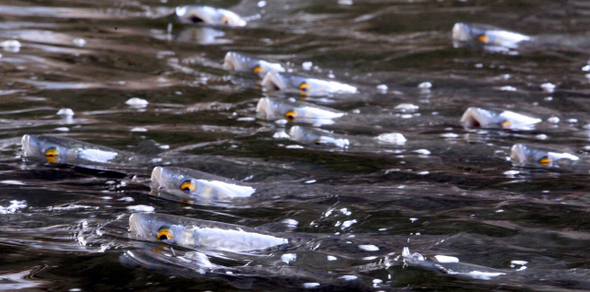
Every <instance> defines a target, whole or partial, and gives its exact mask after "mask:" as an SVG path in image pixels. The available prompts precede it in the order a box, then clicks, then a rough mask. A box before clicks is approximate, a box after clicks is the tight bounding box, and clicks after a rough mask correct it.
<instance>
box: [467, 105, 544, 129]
mask: <svg viewBox="0 0 590 292" xmlns="http://www.w3.org/2000/svg"><path fill="white" fill-rule="evenodd" d="M540 122H541V119H539V118H534V117H529V116H525V115H523V114H519V113H515V112H512V111H496V110H487V109H482V108H478V107H470V108H468V109H467V110H466V111H465V113H463V116H462V117H461V123H463V125H464V126H466V127H482V128H503V129H518V130H527V129H531V128H532V127H533V125H534V124H537V123H540Z"/></svg>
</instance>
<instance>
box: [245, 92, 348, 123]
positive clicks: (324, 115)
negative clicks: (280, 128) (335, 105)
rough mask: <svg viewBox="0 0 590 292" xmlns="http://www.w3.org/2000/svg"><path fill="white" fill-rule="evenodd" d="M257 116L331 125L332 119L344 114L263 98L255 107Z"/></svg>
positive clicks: (312, 106) (307, 105) (318, 107)
mask: <svg viewBox="0 0 590 292" xmlns="http://www.w3.org/2000/svg"><path fill="white" fill-rule="evenodd" d="M256 112H257V116H258V117H260V118H263V119H268V120H275V119H282V118H284V119H287V121H289V122H294V123H296V122H302V123H311V124H319V125H322V124H333V123H334V119H338V118H340V117H342V116H344V115H345V114H346V113H344V112H341V111H337V110H334V109H331V108H326V107H320V106H317V105H313V104H310V103H306V102H298V101H294V100H284V99H274V98H273V99H271V98H268V97H263V98H261V99H260V100H259V101H258V104H257V105H256Z"/></svg>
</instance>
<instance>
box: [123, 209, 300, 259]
mask: <svg viewBox="0 0 590 292" xmlns="http://www.w3.org/2000/svg"><path fill="white" fill-rule="evenodd" d="M129 228H130V234H129V236H130V237H131V238H135V239H141V240H148V241H156V242H157V241H160V242H165V243H169V244H176V245H180V246H184V247H188V248H196V247H205V248H211V249H218V250H226V251H233V252H242V251H260V250H265V249H268V248H272V247H278V246H281V245H286V244H288V243H289V240H288V239H287V238H283V237H279V236H275V235H273V234H270V233H266V232H263V231H260V230H257V229H254V228H248V227H244V226H239V225H234V224H227V223H219V222H214V221H207V220H199V219H192V218H188V217H180V216H173V215H166V214H154V213H134V214H131V216H130V217H129Z"/></svg>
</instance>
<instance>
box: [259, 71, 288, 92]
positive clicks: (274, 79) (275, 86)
mask: <svg viewBox="0 0 590 292" xmlns="http://www.w3.org/2000/svg"><path fill="white" fill-rule="evenodd" d="M260 85H262V86H263V87H264V88H267V89H270V90H276V91H278V90H285V89H286V88H287V84H286V83H285V80H283V77H282V76H281V75H280V74H279V73H276V72H268V73H266V75H264V78H263V79H262V82H260Z"/></svg>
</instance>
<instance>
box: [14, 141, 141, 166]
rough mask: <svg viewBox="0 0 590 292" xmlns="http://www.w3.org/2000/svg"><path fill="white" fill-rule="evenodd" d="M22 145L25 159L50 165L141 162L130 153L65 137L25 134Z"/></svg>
mask: <svg viewBox="0 0 590 292" xmlns="http://www.w3.org/2000/svg"><path fill="white" fill-rule="evenodd" d="M21 143H22V147H23V151H22V156H23V157H27V158H33V159H41V160H44V161H45V162H50V163H63V164H86V163H98V164H100V163H133V162H139V161H138V158H137V157H136V156H135V155H133V154H132V153H130V152H125V151H120V150H117V149H113V148H110V147H105V146H100V145H95V144H92V143H87V142H82V141H78V140H74V139H69V138H63V137H56V136H46V135H39V136H37V135H27V134H25V135H23V137H22V139H21Z"/></svg>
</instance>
